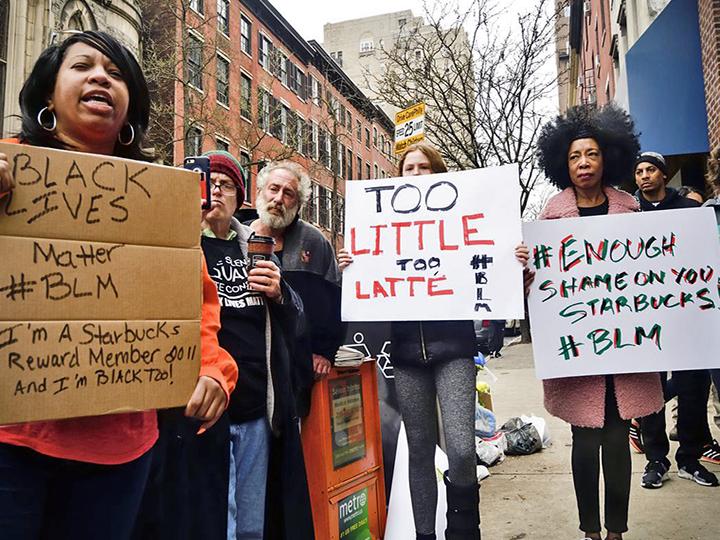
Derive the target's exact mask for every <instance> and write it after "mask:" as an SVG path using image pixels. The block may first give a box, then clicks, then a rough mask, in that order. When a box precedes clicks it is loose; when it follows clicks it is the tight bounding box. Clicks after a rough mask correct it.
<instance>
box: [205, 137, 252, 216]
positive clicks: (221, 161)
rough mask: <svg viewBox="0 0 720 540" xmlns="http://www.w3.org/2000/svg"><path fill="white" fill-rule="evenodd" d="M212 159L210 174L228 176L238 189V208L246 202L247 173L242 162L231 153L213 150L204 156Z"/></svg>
mask: <svg viewBox="0 0 720 540" xmlns="http://www.w3.org/2000/svg"><path fill="white" fill-rule="evenodd" d="M203 155H204V156H205V157H208V158H210V172H211V173H213V172H214V173H221V174H224V175H226V176H227V177H228V178H229V179H230V180H232V182H233V184H235V187H236V188H237V202H238V206H242V203H243V201H244V200H245V171H244V169H243V167H242V165H240V162H239V161H238V160H237V159H236V158H235V156H233V155H232V154H231V153H229V152H225V151H224V150H211V151H210V152H205V153H204V154H203Z"/></svg>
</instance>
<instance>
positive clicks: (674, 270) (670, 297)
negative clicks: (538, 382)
mask: <svg viewBox="0 0 720 540" xmlns="http://www.w3.org/2000/svg"><path fill="white" fill-rule="evenodd" d="M523 232H524V237H525V242H526V243H527V245H528V246H529V248H530V263H531V267H532V268H534V269H535V271H536V272H537V274H536V277H535V281H534V283H533V285H532V290H531V292H530V295H529V297H528V304H529V308H530V322H531V328H532V338H533V354H534V357H535V370H536V373H537V376H538V378H540V379H552V378H556V377H568V376H576V375H600V374H612V373H640V372H656V371H671V370H685V369H706V368H717V367H720V357H719V356H718V355H717V354H714V353H711V354H708V351H715V350H716V349H717V336H718V331H719V330H720V295H719V294H718V277H719V275H718V271H720V243H719V242H718V229H717V226H716V224H715V216H714V213H713V211H712V210H711V209H705V208H698V209H685V210H662V211H657V212H645V213H638V214H621V215H611V216H597V217H583V218H574V219H559V220H548V221H536V222H533V223H526V224H524V227H523Z"/></svg>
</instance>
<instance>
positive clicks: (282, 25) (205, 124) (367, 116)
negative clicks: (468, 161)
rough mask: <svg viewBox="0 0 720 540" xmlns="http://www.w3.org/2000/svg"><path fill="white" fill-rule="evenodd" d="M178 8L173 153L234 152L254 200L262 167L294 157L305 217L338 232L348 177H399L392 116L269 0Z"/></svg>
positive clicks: (198, 1)
mask: <svg viewBox="0 0 720 540" xmlns="http://www.w3.org/2000/svg"><path fill="white" fill-rule="evenodd" d="M181 7H182V6H181ZM176 13H179V15H178V18H177V21H178V25H177V26H178V28H177V29H176V35H175V38H176V41H177V43H178V44H180V47H178V51H177V66H176V70H177V72H178V74H181V76H178V77H176V79H175V82H174V100H175V101H174V103H175V110H174V115H173V118H174V120H173V126H172V129H173V132H174V137H173V140H174V143H173V146H172V158H171V160H172V161H173V162H174V163H180V162H182V160H183V158H184V157H185V156H186V155H193V154H199V153H201V152H203V151H207V150H210V149H215V148H221V149H226V150H228V151H229V152H231V153H232V154H234V155H236V156H238V157H239V158H240V160H241V161H243V162H244V163H245V164H247V165H248V170H249V172H250V174H249V178H248V183H249V186H248V189H247V190H246V191H247V193H248V196H247V200H246V201H245V205H246V206H251V205H252V204H253V202H254V198H255V178H256V175H257V172H258V171H259V170H260V169H261V168H262V167H263V166H264V164H265V163H266V162H267V161H270V160H276V159H292V160H293V161H296V162H298V163H300V164H302V165H303V166H305V167H306V168H307V169H308V171H309V172H310V175H311V177H312V179H313V192H312V196H311V199H310V201H309V203H308V204H307V205H306V207H305V208H304V211H303V217H305V218H306V219H308V221H310V222H313V223H315V224H317V225H318V226H320V227H321V228H322V229H324V230H326V232H327V233H328V235H329V236H334V237H335V238H336V239H337V238H338V235H339V234H341V233H342V215H343V200H344V192H345V181H346V180H354V179H361V178H384V177H390V176H395V168H396V165H395V158H394V157H393V155H392V144H391V143H392V133H393V127H394V126H393V123H392V121H391V120H390V119H389V118H388V117H387V115H386V114H385V113H384V112H383V111H382V110H381V109H379V108H378V107H377V106H375V105H374V104H373V103H372V102H371V101H370V100H369V99H368V98H367V97H366V96H365V95H364V94H363V93H362V92H361V91H360V90H359V89H358V88H357V87H356V86H355V84H354V83H353V82H352V81H351V80H350V79H349V78H348V77H347V75H346V74H345V73H344V72H343V71H342V69H341V68H340V67H339V66H338V65H337V63H336V62H335V61H334V60H333V59H332V58H331V57H330V56H329V55H328V54H327V53H326V52H325V51H324V50H323V49H322V47H321V46H320V45H319V44H317V43H315V42H313V41H310V42H307V41H305V40H304V39H303V38H302V37H300V35H299V34H298V33H297V31H295V29H294V28H293V27H292V26H291V25H290V24H289V23H288V21H286V20H285V19H284V18H283V17H282V15H281V14H280V13H278V12H277V10H276V9H275V8H274V7H273V6H272V5H271V4H270V3H269V2H267V1H266V0H216V1H209V0H205V2H203V0H190V1H189V4H188V5H187V9H185V10H184V11H183V10H181V11H179V12H176ZM160 20H165V21H167V19H166V18H165V19H163V18H162V17H161V18H160ZM157 30H158V31H159V32H162V31H164V32H165V33H166V34H167V33H168V30H167V25H166V27H165V28H164V29H157ZM155 37H157V36H155ZM160 37H161V38H162V36H160ZM165 90H167V88H166V89H165ZM162 91H163V89H162V88H160V89H158V92H159V93H160V94H162ZM165 121H167V119H165Z"/></svg>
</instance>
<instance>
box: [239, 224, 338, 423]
mask: <svg viewBox="0 0 720 540" xmlns="http://www.w3.org/2000/svg"><path fill="white" fill-rule="evenodd" d="M251 222H252V221H248V222H247V224H248V225H249V224H250V223H251ZM279 255H281V257H282V258H281V260H280V266H281V268H282V275H283V278H284V279H285V280H286V281H287V283H288V284H289V285H290V286H291V287H292V288H293V289H294V290H295V292H296V293H297V294H298V295H299V296H300V298H301V299H302V301H303V306H304V310H303V315H302V321H301V324H300V329H301V330H300V332H299V333H298V337H297V341H296V343H295V350H294V354H293V358H292V381H293V392H294V395H295V400H296V410H297V413H298V416H300V417H304V416H307V414H308V413H309V412H310V396H311V392H312V386H313V383H314V382H315V373H314V371H313V360H312V355H313V354H319V355H322V356H324V357H325V358H327V359H328V360H329V361H330V362H331V363H333V364H334V363H335V354H336V353H337V350H338V348H339V347H340V345H342V342H343V339H344V338H345V325H344V324H343V323H342V322H341V320H340V296H341V289H340V270H339V269H338V266H337V262H336V260H335V251H334V250H333V248H332V246H331V245H330V242H328V240H327V239H326V238H325V237H324V236H323V234H322V233H321V232H320V230H319V229H318V228H317V227H315V226H314V225H312V224H310V223H307V222H306V221H303V220H302V219H299V218H298V217H296V218H295V220H294V221H293V222H292V223H291V224H290V225H288V227H287V229H286V230H285V238H284V243H283V250H282V253H280V254H279Z"/></svg>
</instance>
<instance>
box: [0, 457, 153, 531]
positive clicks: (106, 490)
mask: <svg viewBox="0 0 720 540" xmlns="http://www.w3.org/2000/svg"><path fill="white" fill-rule="evenodd" d="M151 456H152V450H151V451H149V452H147V453H146V454H144V455H143V456H141V457H139V458H137V459H136V460H134V461H130V462H129V463H123V464H121V465H96V464H94V463H82V462H79V461H71V460H67V459H60V458H55V457H51V456H47V455H44V454H40V453H38V452H35V451H34V450H31V449H30V448H25V447H22V446H13V445H10V444H0V537H1V538H3V540H36V539H43V540H95V539H98V538H102V539H103V540H126V539H127V538H129V537H130V532H131V531H132V528H133V525H134V523H135V518H136V516H137V512H138V507H139V506H140V500H141V498H142V494H143V489H144V488H145V482H146V481H147V478H148V472H149V471H150V458H151Z"/></svg>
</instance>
